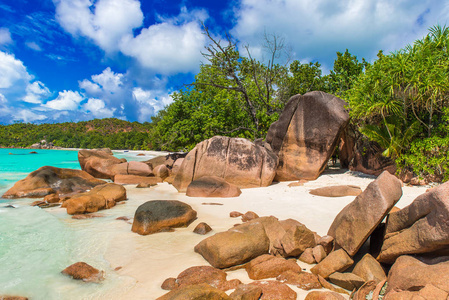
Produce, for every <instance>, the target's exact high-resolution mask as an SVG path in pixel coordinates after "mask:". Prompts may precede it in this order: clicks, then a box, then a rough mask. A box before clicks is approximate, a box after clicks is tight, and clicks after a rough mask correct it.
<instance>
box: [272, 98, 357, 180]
mask: <svg viewBox="0 0 449 300" xmlns="http://www.w3.org/2000/svg"><path fill="white" fill-rule="evenodd" d="M347 105H348V104H347V103H346V102H345V101H343V100H342V99H340V98H337V97H335V96H333V95H330V94H326V93H324V92H309V93H307V94H305V95H295V96H293V97H292V98H290V100H289V101H288V103H287V104H286V105H285V108H284V111H283V112H282V114H281V116H280V117H279V120H278V121H276V122H274V123H273V124H272V125H271V126H270V129H269V130H268V133H267V138H266V140H267V142H268V143H269V144H270V145H271V147H272V149H273V151H274V153H275V154H277V155H278V156H279V165H278V168H277V170H276V180H280V181H290V180H298V179H311V180H313V179H316V178H317V177H318V176H319V175H320V174H321V172H323V171H324V168H325V167H326V165H327V162H328V160H329V158H330V157H331V155H332V153H333V152H334V150H335V148H336V146H337V144H338V142H339V138H340V135H341V133H342V131H343V130H344V128H345V127H346V125H347V124H348V122H349V114H348V111H347V109H346V107H345V106H347Z"/></svg>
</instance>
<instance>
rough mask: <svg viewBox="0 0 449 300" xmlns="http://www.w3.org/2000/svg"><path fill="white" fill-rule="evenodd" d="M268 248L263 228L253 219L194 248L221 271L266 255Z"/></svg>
mask: <svg viewBox="0 0 449 300" xmlns="http://www.w3.org/2000/svg"><path fill="white" fill-rule="evenodd" d="M269 247H270V240H269V239H268V237H267V235H266V233H265V230H264V226H263V224H262V223H261V222H260V220H258V219H255V220H253V221H250V222H247V223H244V224H241V225H238V226H236V227H233V228H231V229H229V230H228V231H225V232H220V233H217V234H215V235H213V236H210V237H208V238H206V239H204V240H203V241H201V242H200V243H199V244H198V245H196V246H195V252H197V253H199V254H201V255H202V256H203V257H204V259H206V260H207V261H208V262H209V263H210V264H211V265H212V266H214V267H216V268H220V269H223V268H228V267H232V266H235V265H239V264H243V263H246V262H248V261H250V260H252V259H253V258H256V257H258V256H260V255H262V254H268V250H269Z"/></svg>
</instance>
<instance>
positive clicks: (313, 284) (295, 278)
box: [276, 271, 321, 291]
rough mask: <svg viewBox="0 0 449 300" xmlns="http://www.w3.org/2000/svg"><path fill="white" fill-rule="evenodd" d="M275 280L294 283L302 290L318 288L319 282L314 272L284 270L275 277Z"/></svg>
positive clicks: (319, 286)
mask: <svg viewBox="0 0 449 300" xmlns="http://www.w3.org/2000/svg"><path fill="white" fill-rule="evenodd" d="M276 280H278V281H280V282H282V283H287V284H291V285H296V286H298V287H299V288H300V289H303V290H306V291H308V290H311V289H320V288H321V283H320V281H319V280H318V277H317V276H316V275H315V274H312V273H307V272H301V273H298V272H294V271H286V272H284V273H282V274H281V275H279V276H278V277H276Z"/></svg>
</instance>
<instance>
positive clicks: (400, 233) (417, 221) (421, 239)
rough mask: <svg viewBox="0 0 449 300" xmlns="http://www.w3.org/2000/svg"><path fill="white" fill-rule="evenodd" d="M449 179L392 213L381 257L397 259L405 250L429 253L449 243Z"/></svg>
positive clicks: (390, 260)
mask: <svg viewBox="0 0 449 300" xmlns="http://www.w3.org/2000/svg"><path fill="white" fill-rule="evenodd" d="M448 219H449V182H446V183H444V184H442V185H440V186H438V187H437V188H433V189H431V190H430V191H429V192H427V193H424V194H422V195H420V196H419V197H417V198H416V199H415V200H414V201H413V202H412V203H411V204H410V205H409V206H407V207H405V208H403V209H402V210H400V211H397V212H394V213H391V214H390V215H389V216H388V221H387V227H386V228H387V229H386V232H387V235H386V236H385V241H384V243H383V245H382V249H381V252H380V255H379V257H378V260H379V261H380V262H385V263H393V262H394V261H395V259H396V258H397V257H399V256H400V255H404V254H420V253H429V252H433V251H439V250H444V249H448V247H449V222H448V221H447V220H448Z"/></svg>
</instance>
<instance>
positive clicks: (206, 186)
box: [186, 176, 242, 198]
mask: <svg viewBox="0 0 449 300" xmlns="http://www.w3.org/2000/svg"><path fill="white" fill-rule="evenodd" d="M241 193H242V191H241V190H240V189H239V188H238V187H237V186H235V185H234V184H230V183H228V182H226V181H225V180H224V179H223V178H220V177H217V176H204V177H201V178H199V179H195V180H193V181H192V182H191V183H190V184H189V186H188V187H187V191H186V195H187V196H189V197H215V198H230V197H238V196H240V194H241Z"/></svg>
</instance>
